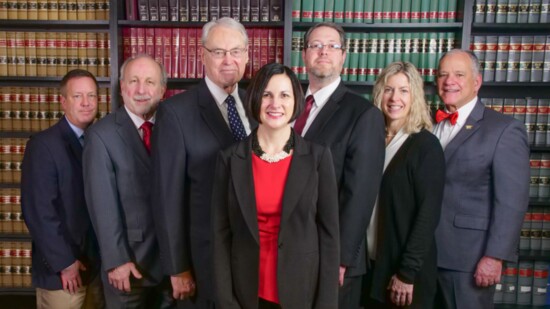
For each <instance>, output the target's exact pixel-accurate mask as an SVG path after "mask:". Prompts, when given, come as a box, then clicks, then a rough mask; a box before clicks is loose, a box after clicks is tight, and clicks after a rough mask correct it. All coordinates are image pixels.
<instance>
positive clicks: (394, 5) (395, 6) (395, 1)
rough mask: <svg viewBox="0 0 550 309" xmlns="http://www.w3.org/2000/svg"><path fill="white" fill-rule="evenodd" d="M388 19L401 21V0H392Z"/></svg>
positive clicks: (393, 21) (394, 21) (395, 21)
mask: <svg viewBox="0 0 550 309" xmlns="http://www.w3.org/2000/svg"><path fill="white" fill-rule="evenodd" d="M390 20H391V22H392V23H400V22H401V0H392V2H391V13H390Z"/></svg>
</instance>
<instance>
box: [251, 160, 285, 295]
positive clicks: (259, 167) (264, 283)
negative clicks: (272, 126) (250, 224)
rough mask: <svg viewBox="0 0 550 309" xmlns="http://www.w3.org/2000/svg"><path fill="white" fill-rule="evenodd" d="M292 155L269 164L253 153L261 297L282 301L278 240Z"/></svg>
mask: <svg viewBox="0 0 550 309" xmlns="http://www.w3.org/2000/svg"><path fill="white" fill-rule="evenodd" d="M291 158H292V156H288V157H286V158H285V159H283V160H281V161H279V162H274V163H268V162H265V161H263V160H262V159H260V158H258V156H256V155H252V173H253V176H254V188H255V194H256V209H257V213H258V229H259V232H260V269H259V287H258V296H259V297H261V298H263V299H265V300H268V301H271V302H274V303H279V292H278V289H277V250H278V248H277V240H278V236H279V226H280V223H281V213H282V209H283V194H284V188H285V184H286V178H287V176H288V169H289V167H290V162H291Z"/></svg>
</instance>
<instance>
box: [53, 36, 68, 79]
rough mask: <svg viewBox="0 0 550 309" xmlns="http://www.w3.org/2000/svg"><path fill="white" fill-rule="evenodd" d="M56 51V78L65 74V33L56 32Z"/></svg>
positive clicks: (66, 61)
mask: <svg viewBox="0 0 550 309" xmlns="http://www.w3.org/2000/svg"><path fill="white" fill-rule="evenodd" d="M55 48H56V50H57V76H63V75H65V73H67V72H68V71H67V63H68V60H67V57H68V56H67V33H66V32H58V33H57V41H56V46H55Z"/></svg>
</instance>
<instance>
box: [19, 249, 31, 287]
mask: <svg viewBox="0 0 550 309" xmlns="http://www.w3.org/2000/svg"><path fill="white" fill-rule="evenodd" d="M31 249H32V245H31V243H30V242H28V241H26V242H23V246H22V248H21V251H20V252H21V268H22V269H21V274H22V275H23V287H25V288H28V287H31V286H32V282H31V264H32V257H31Z"/></svg>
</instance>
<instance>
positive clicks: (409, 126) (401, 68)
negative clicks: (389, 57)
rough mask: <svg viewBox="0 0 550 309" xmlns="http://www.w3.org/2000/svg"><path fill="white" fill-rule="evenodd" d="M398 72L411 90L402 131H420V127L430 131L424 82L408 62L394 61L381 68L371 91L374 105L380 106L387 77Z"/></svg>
mask: <svg viewBox="0 0 550 309" xmlns="http://www.w3.org/2000/svg"><path fill="white" fill-rule="evenodd" d="M399 73H401V74H403V75H405V76H406V77H407V79H408V80H409V85H410V91H411V92H410V93H411V109H410V111H409V115H408V117H407V119H406V120H405V125H404V126H403V130H404V132H405V133H407V134H412V133H417V132H420V130H422V129H426V130H428V131H431V130H432V126H433V124H432V118H431V117H430V109H429V107H428V104H427V103H426V99H425V98H424V82H423V81H422V77H421V76H420V74H419V73H418V69H417V68H416V67H415V66H414V65H413V64H412V63H410V62H406V61H398V62H394V63H391V64H390V65H388V66H387V67H385V68H384V70H382V72H381V73H380V75H378V78H377V79H376V83H375V84H374V90H373V93H372V97H373V100H374V104H375V105H376V107H378V108H380V106H381V105H382V95H383V94H384V87H385V86H386V84H387V82H388V79H389V78H390V77H392V76H394V75H397V74H399ZM380 109H381V108H380Z"/></svg>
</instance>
